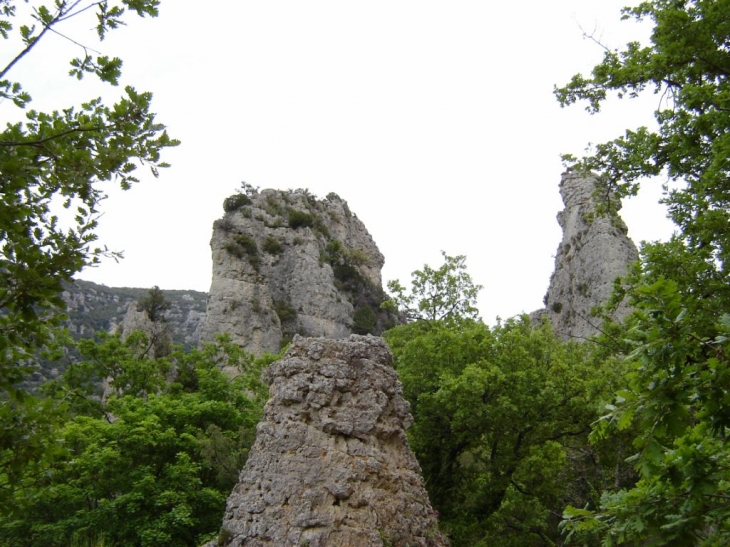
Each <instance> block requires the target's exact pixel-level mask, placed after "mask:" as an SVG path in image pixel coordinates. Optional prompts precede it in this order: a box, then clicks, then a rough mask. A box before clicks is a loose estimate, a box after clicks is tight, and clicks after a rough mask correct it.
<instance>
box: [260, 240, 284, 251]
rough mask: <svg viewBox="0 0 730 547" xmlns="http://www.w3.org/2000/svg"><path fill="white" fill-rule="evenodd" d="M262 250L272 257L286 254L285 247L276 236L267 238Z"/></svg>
mask: <svg viewBox="0 0 730 547" xmlns="http://www.w3.org/2000/svg"><path fill="white" fill-rule="evenodd" d="M261 248H262V249H263V250H264V251H266V252H267V253H269V254H272V255H280V254H281V253H283V252H284V247H283V246H282V245H281V242H279V240H278V239H276V238H275V237H274V236H266V239H264V243H263V244H262V245H261Z"/></svg>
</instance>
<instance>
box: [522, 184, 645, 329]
mask: <svg viewBox="0 0 730 547" xmlns="http://www.w3.org/2000/svg"><path fill="white" fill-rule="evenodd" d="M596 183H597V178H596V177H595V176H594V175H591V174H581V173H577V172H574V171H568V172H566V173H563V176H562V179H561V181H560V195H561V196H562V198H563V203H564V204H565V208H564V209H563V210H562V211H561V212H560V213H558V223H559V224H560V227H561V228H562V229H563V239H562V241H561V243H560V245H559V246H558V251H557V253H556V256H555V270H554V272H553V275H552V277H551V278H550V286H549V288H548V290H547V294H546V295H545V309H544V310H540V311H539V312H535V313H534V314H533V317H534V318H538V317H540V316H541V315H547V317H548V318H549V320H550V322H551V323H552V325H553V328H554V329H555V332H556V334H557V335H558V336H560V337H561V338H563V339H566V340H567V339H585V338H588V337H590V336H592V335H594V334H597V333H598V332H599V330H598V329H599V327H600V321H599V319H597V318H596V317H594V316H593V315H592V314H591V310H592V309H593V308H594V307H595V306H598V305H602V304H604V303H606V301H607V300H608V299H609V297H610V296H611V292H612V290H613V283H614V280H615V279H616V278H617V277H620V276H622V275H625V274H626V273H627V271H628V268H629V265H630V264H631V263H633V262H634V261H636V260H637V259H638V258H639V254H638V252H637V250H636V245H634V243H633V242H632V241H631V239H629V237H628V235H627V232H628V230H627V228H626V225H625V224H624V222H623V220H621V218H620V217H619V216H618V213H617V211H618V210H619V209H620V207H621V204H620V202H619V201H618V200H617V199H616V198H615V197H614V196H612V195H610V194H609V195H601V194H600V192H598V191H597V190H598V187H597V186H596ZM607 199H611V200H612V202H611V205H612V206H611V207H610V208H609V209H610V210H611V211H612V212H611V213H609V214H597V206H598V204H599V203H601V200H607ZM628 312H629V309H628V308H627V307H626V306H625V305H621V306H620V307H619V308H618V309H617V310H616V312H615V316H614V319H616V320H620V319H622V318H623V317H625V316H626V314H627V313H628Z"/></svg>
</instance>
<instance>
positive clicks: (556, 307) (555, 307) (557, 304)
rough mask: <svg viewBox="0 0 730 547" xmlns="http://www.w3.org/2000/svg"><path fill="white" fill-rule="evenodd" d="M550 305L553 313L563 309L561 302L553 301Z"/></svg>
mask: <svg viewBox="0 0 730 547" xmlns="http://www.w3.org/2000/svg"><path fill="white" fill-rule="evenodd" d="M551 307H552V309H553V311H554V312H555V313H560V312H561V311H563V304H562V303H561V302H553V305H552V306H551Z"/></svg>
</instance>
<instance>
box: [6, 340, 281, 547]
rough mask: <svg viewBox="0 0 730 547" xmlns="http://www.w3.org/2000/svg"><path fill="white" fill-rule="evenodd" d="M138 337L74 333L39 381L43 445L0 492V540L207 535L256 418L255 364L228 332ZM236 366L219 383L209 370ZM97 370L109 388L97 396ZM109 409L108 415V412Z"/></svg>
mask: <svg viewBox="0 0 730 547" xmlns="http://www.w3.org/2000/svg"><path fill="white" fill-rule="evenodd" d="M145 346H146V344H145V340H144V335H143V334H142V333H134V334H133V335H132V336H130V337H129V338H128V339H127V340H126V341H125V342H122V341H121V340H119V338H116V337H108V336H106V337H103V339H102V342H101V343H98V344H97V343H95V342H91V341H88V340H87V341H85V342H83V343H82V344H81V345H80V346H79V349H80V351H81V353H82V355H83V357H84V359H83V360H81V361H80V362H78V363H76V364H74V365H73V366H71V367H70V368H69V370H68V371H67V372H66V373H65V374H64V375H63V377H61V378H60V379H59V380H57V381H54V382H52V383H50V384H47V385H46V386H45V390H44V391H45V393H46V394H47V398H46V399H39V400H37V402H36V403H35V404H36V405H37V407H38V408H39V409H41V408H43V409H44V410H45V412H46V416H47V421H46V422H45V423H46V424H47V427H48V431H47V438H46V443H47V449H46V452H45V454H44V456H43V458H42V459H39V460H36V461H28V462H25V466H24V467H23V469H22V471H21V473H22V474H21V477H20V480H19V482H18V484H19V487H18V488H15V489H7V488H3V489H2V490H0V545H1V546H3V547H6V546H7V547H11V546H12V547H17V546H27V547H35V546H39V547H40V546H52V545H58V546H60V545H70V546H75V545H95V546H101V545H109V546H117V545H119V546H121V545H130V546H139V547H148V546H149V547H151V546H155V547H158V546H169V547H186V546H189V547H197V546H198V545H201V544H202V543H203V542H205V541H207V540H209V539H212V538H214V537H215V535H216V533H217V531H218V529H219V527H220V523H221V520H222V517H223V511H224V509H225V502H226V498H227V497H228V494H229V493H230V490H231V488H232V486H233V485H234V484H235V482H236V480H237V476H238V471H239V470H240V468H241V467H242V466H243V464H244V462H245V460H246V457H247V454H248V449H249V447H250V446H251V444H252V443H253V440H254V438H255V427H256V424H257V423H258V421H259V420H260V418H261V415H262V407H263V403H264V401H265V399H266V395H267V390H266V388H265V386H264V385H263V384H262V383H261V381H260V372H261V369H262V367H263V366H264V365H265V364H267V363H269V362H271V360H272V357H271V356H269V357H267V358H265V359H262V360H257V361H255V360H254V359H253V357H251V356H250V355H247V354H245V353H244V352H242V351H241V349H240V348H239V347H238V346H236V345H235V344H232V343H231V342H230V340H228V339H222V340H220V341H219V342H218V343H216V344H211V345H208V346H206V347H204V348H203V349H202V350H194V351H192V352H189V353H183V352H180V351H178V352H176V353H173V354H172V355H171V356H169V358H166V359H146V358H140V355H141V354H140V353H139V352H140V349H144V347H145ZM222 366H226V367H228V368H231V369H237V370H238V371H239V376H237V377H236V379H235V380H231V379H230V378H229V377H228V376H227V375H225V374H224V373H223V372H222V371H221V367H222ZM99 378H109V381H110V383H111V385H112V387H114V388H115V392H116V395H114V396H112V397H110V398H109V400H108V401H106V402H103V401H100V400H99V398H98V397H96V395H95V385H96V381H97V380H98V379H99ZM112 416H113V418H112Z"/></svg>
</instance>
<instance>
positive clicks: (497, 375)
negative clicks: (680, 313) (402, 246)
mask: <svg viewBox="0 0 730 547" xmlns="http://www.w3.org/2000/svg"><path fill="white" fill-rule="evenodd" d="M444 257H445V258H446V263H445V264H444V266H442V267H441V268H439V269H433V268H430V267H429V266H424V268H423V270H420V271H417V272H414V274H413V279H414V283H413V286H414V289H413V293H412V295H410V296H408V297H404V292H403V290H401V291H400V295H399V296H397V297H396V301H398V302H406V306H404V307H406V308H407V309H410V310H412V312H413V313H411V315H410V317H411V318H412V319H414V320H413V321H412V322H410V323H408V324H406V325H401V326H398V327H395V328H393V329H391V330H389V331H387V332H386V333H385V338H386V340H387V342H388V344H389V346H390V348H391V350H392V352H393V356H394V366H395V367H396V369H397V371H398V376H399V378H400V380H401V382H402V383H403V393H404V396H405V397H406V399H407V400H408V401H409V403H410V405H411V412H412V414H413V417H414V424H413V427H412V428H411V429H410V430H409V432H408V435H409V441H410V445H411V447H412V448H413V450H414V452H415V454H416V456H417V458H418V460H419V463H420V465H421V468H422V470H423V475H424V478H425V481H426V488H427V490H428V493H429V497H430V499H431V502H432V503H433V505H434V507H436V508H438V510H439V512H440V519H441V524H442V526H443V529H444V530H445V531H446V532H447V533H448V535H449V537H450V539H451V541H452V544H453V545H454V547H459V546H466V545H469V546H481V545H504V546H511V545H514V546H521V545H534V546H540V545H546V546H547V545H554V544H555V542H557V541H559V539H560V532H559V530H558V527H557V524H558V519H557V518H556V515H559V514H560V511H562V509H563V507H564V503H565V502H566V500H571V501H572V502H573V503H585V502H586V501H589V500H592V501H597V500H596V499H595V497H596V495H597V493H600V492H601V491H602V490H603V488H604V487H605V482H606V480H607V479H606V478H605V476H604V473H603V471H604V465H605V463H606V462H610V463H611V464H614V465H615V462H616V460H617V458H616V454H617V452H620V450H617V449H616V448H617V447H616V446H613V447H608V448H607V447H605V446H599V447H595V448H592V447H589V446H588V445H587V436H588V433H589V431H590V424H591V422H592V421H594V420H595V419H596V418H597V414H596V404H595V400H596V399H599V398H600V397H602V396H604V395H605V394H607V393H609V392H610V391H609V388H610V386H615V379H616V378H617V377H619V376H620V374H619V371H620V367H618V366H614V367H611V368H610V369H609V370H608V371H604V370H603V367H604V366H605V361H606V360H605V358H604V356H603V355H599V354H596V355H595V356H594V355H593V354H592V348H591V347H589V346H587V345H579V344H576V343H572V344H567V343H564V342H562V341H560V340H559V339H557V338H556V337H555V336H554V335H553V333H552V331H551V329H550V327H549V325H548V324H547V323H544V324H542V325H540V326H535V325H533V324H532V323H531V322H530V320H529V319H528V318H527V317H522V318H516V319H512V320H509V321H507V322H506V323H504V324H499V325H497V326H496V327H494V328H490V327H489V326H487V325H485V324H484V323H482V322H481V321H480V320H475V319H474V318H473V316H474V315H475V314H476V309H475V308H474V298H475V296H476V292H477V290H478V287H475V286H474V285H473V284H472V283H471V278H470V277H469V275H468V273H467V272H466V266H465V264H464V260H465V259H464V257H449V256H447V255H446V254H444ZM462 291H463V292H462ZM416 306H417V308H416ZM611 364H614V365H615V360H614V362H613V363H611ZM612 382H613V383H612ZM599 453H600V455H599ZM618 467H621V466H620V465H619V466H618Z"/></svg>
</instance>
